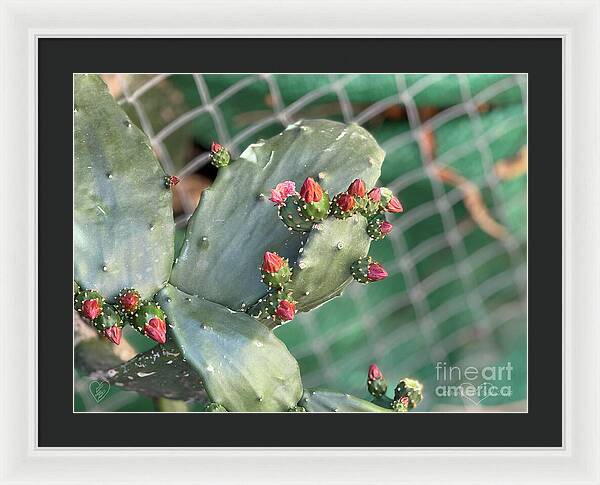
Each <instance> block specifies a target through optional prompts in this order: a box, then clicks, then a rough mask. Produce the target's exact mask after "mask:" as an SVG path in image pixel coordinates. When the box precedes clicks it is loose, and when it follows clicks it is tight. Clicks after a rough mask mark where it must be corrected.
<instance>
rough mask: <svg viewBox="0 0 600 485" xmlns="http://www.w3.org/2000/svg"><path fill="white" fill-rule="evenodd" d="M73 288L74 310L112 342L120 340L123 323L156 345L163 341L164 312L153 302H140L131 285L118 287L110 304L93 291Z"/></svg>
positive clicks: (164, 330) (165, 334) (75, 286)
mask: <svg viewBox="0 0 600 485" xmlns="http://www.w3.org/2000/svg"><path fill="white" fill-rule="evenodd" d="M73 288H74V291H76V293H75V295H74V298H75V309H76V310H77V312H78V313H79V314H80V315H81V316H82V317H83V318H84V319H86V320H87V321H89V322H90V323H92V324H93V325H94V327H96V330H97V331H98V333H100V334H102V335H104V336H105V337H106V338H107V339H108V340H110V341H111V342H112V343H114V344H116V345H119V344H120V343H121V337H122V334H123V327H124V326H125V324H126V323H129V324H131V326H132V327H133V328H135V329H136V330H137V331H139V332H140V333H141V334H143V335H146V336H147V337H149V338H151V339H152V340H154V341H156V342H158V343H160V344H164V343H165V342H166V340H167V324H166V316H165V313H164V312H163V311H162V310H161V308H160V306H158V305H157V304H156V303H154V302H152V301H148V302H144V301H142V299H141V297H140V294H139V292H138V291H136V290H135V289H134V288H125V289H123V290H121V291H120V292H119V294H118V296H117V298H116V304H115V305H114V306H113V305H109V304H108V303H106V301H105V300H104V297H103V296H102V295H100V293H98V292H97V291H96V290H81V289H80V288H79V286H78V285H76V284H75V285H74V287H73Z"/></svg>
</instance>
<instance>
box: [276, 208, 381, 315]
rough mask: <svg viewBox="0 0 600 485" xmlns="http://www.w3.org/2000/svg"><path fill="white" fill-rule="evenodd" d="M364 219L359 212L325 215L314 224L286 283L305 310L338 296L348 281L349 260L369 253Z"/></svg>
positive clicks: (350, 273)
mask: <svg viewBox="0 0 600 485" xmlns="http://www.w3.org/2000/svg"><path fill="white" fill-rule="evenodd" d="M366 226H367V221H366V219H365V218H364V217H362V216H360V215H354V216H352V217H350V218H348V219H345V220H340V219H335V218H333V217H329V218H328V219H326V220H325V221H323V222H320V223H319V224H316V225H315V226H314V227H313V230H312V231H311V233H310V236H309V238H308V241H307V242H306V244H305V245H304V247H303V248H302V252H301V253H300V255H299V257H298V261H297V263H296V266H295V267H294V271H293V275H292V280H291V282H290V283H289V284H288V285H287V286H286V289H287V290H289V291H291V292H292V293H293V295H294V299H295V300H297V302H298V305H297V308H296V309H297V311H299V312H307V311H309V310H312V309H313V308H315V307H317V306H319V305H321V304H323V303H325V302H326V301H328V300H330V299H332V298H334V297H336V296H339V295H340V294H341V293H342V290H343V289H344V288H345V287H346V286H347V285H348V283H350V282H351V281H352V272H351V270H350V268H351V266H352V263H353V262H355V261H356V260H357V259H359V258H363V257H365V256H366V255H367V253H368V252H369V246H370V245H371V239H370V238H369V236H368V235H367V232H366Z"/></svg>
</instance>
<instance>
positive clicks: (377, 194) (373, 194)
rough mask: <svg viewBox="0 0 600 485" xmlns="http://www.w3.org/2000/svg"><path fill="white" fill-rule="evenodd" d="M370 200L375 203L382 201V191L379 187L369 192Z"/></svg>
mask: <svg viewBox="0 0 600 485" xmlns="http://www.w3.org/2000/svg"><path fill="white" fill-rule="evenodd" d="M369 199H371V200H372V201H373V202H379V201H380V200H381V189H380V188H379V187H374V188H372V189H371V190H369Z"/></svg>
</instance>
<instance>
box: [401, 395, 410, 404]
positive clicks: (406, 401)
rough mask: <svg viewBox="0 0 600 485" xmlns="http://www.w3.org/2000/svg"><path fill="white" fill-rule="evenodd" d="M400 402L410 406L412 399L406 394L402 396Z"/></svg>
mask: <svg viewBox="0 0 600 485" xmlns="http://www.w3.org/2000/svg"><path fill="white" fill-rule="evenodd" d="M400 402H401V403H402V404H404V406H406V407H408V405H409V404H410V399H408V396H404V397H401V398H400Z"/></svg>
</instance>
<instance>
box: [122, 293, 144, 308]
mask: <svg viewBox="0 0 600 485" xmlns="http://www.w3.org/2000/svg"><path fill="white" fill-rule="evenodd" d="M119 302H120V303H121V305H122V306H123V309H124V310H125V311H126V312H129V313H133V312H135V311H136V310H137V307H138V305H139V304H140V297H139V296H138V295H136V294H135V293H133V292H131V291H130V292H127V293H125V294H124V295H121V296H120V297H119Z"/></svg>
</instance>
